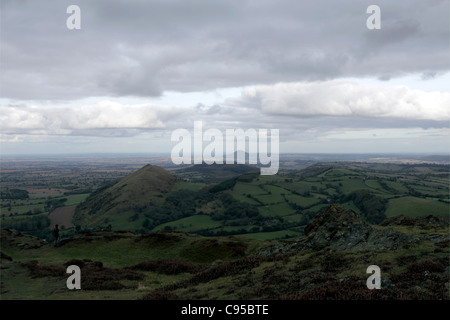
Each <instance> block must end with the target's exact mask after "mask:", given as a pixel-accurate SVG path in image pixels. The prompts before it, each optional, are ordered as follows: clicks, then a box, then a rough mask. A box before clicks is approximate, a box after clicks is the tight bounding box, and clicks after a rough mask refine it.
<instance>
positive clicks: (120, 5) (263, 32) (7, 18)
mask: <svg viewBox="0 0 450 320" xmlns="http://www.w3.org/2000/svg"><path fill="white" fill-rule="evenodd" d="M73 2H74V1H54V0H53V1H48V0H47V1H46V0H44V1H24V0H18V1H8V0H7V1H2V17H1V18H2V37H1V44H2V74H3V76H2V79H1V85H2V89H3V90H2V95H3V96H5V97H8V98H15V99H75V98H83V97H87V96H105V95H108V96H122V95H138V96H155V95H159V94H161V93H162V92H163V91H165V90H177V91H179V90H181V91H202V90H210V89H215V88H217V87H227V86H233V87H236V86H246V85H256V84H268V83H273V82H280V81H301V80H325V79H333V78H338V77H350V76H351V77H354V76H364V77H365V76H371V77H384V78H386V77H395V76H399V75H403V74H406V73H412V72H419V73H428V74H429V73H430V72H436V73H438V72H443V71H448V68H449V66H448V64H449V59H448V45H449V44H448V42H449V36H448V1H445V0H441V1H440V0H431V1H426V2H424V1H378V2H377V4H378V5H379V6H380V7H381V8H382V23H383V24H382V29H381V30H378V31H376V32H374V31H373V30H368V29H367V28H365V21H366V19H367V17H368V15H367V14H366V12H365V10H366V8H367V6H368V5H369V4H371V2H369V1H350V0H344V1H324V0H319V1H307V2H306V1H296V0H295V1H294V0H283V1H269V0H262V1H261V0H253V1H250V0H244V1H233V0H232V1H209V0H194V1H192V0H191V1H185V0H178V1H173V0H168V1H167V0H165V1H162V0H160V1H106V0H96V1H83V0H80V1H76V2H77V4H78V5H79V6H80V8H81V10H82V12H81V13H82V28H81V30H79V31H70V30H67V28H66V26H65V20H66V19H67V17H68V16H69V15H68V14H66V8H67V6H68V5H70V4H72V3H73Z"/></svg>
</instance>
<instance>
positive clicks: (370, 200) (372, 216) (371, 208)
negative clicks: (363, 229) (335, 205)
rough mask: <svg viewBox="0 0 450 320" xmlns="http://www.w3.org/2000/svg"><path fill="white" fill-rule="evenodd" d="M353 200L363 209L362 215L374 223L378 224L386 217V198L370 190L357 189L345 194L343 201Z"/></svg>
mask: <svg viewBox="0 0 450 320" xmlns="http://www.w3.org/2000/svg"><path fill="white" fill-rule="evenodd" d="M347 201H353V203H354V204H355V206H356V207H357V208H358V209H359V210H360V211H361V214H362V216H363V217H364V218H365V219H366V220H367V221H368V222H370V223H372V224H378V223H381V222H382V221H384V219H386V215H385V212H386V205H387V201H386V199H383V198H380V197H378V196H376V195H375V194H373V193H371V192H370V191H368V190H365V189H361V190H356V191H354V192H352V193H350V194H349V195H347V196H345V197H344V199H343V201H342V202H347Z"/></svg>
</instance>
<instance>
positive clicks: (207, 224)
mask: <svg viewBox="0 0 450 320" xmlns="http://www.w3.org/2000/svg"><path fill="white" fill-rule="evenodd" d="M219 226H221V222H220V221H214V220H213V219H211V217H210V216H207V215H195V216H191V217H187V218H182V219H178V220H175V221H171V222H167V223H164V224H160V225H159V226H157V227H156V228H154V229H153V230H152V232H158V231H162V230H165V229H167V228H170V229H172V230H180V231H185V232H195V231H199V230H203V229H214V228H217V227H219Z"/></svg>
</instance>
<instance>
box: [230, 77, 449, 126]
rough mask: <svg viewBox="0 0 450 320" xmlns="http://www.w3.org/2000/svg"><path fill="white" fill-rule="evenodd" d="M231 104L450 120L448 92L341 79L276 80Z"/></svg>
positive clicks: (299, 112)
mask: <svg viewBox="0 0 450 320" xmlns="http://www.w3.org/2000/svg"><path fill="white" fill-rule="evenodd" d="M228 103H230V104H232V105H241V106H247V107H253V108H257V109H260V110H261V111H262V112H263V113H265V114H273V115H294V116H357V117H375V118H393V119H406V120H432V121H449V120H450V107H449V106H450V93H448V92H438V91H435V92H426V91H422V90H413V89H410V88H408V87H406V86H382V85H366V84H358V83H352V82H344V81H338V80H336V81H324V82H309V83H305V82H297V83H278V84H275V85H263V86H255V87H249V88H245V89H244V90H243V91H242V93H241V96H240V97H238V98H234V99H229V100H228Z"/></svg>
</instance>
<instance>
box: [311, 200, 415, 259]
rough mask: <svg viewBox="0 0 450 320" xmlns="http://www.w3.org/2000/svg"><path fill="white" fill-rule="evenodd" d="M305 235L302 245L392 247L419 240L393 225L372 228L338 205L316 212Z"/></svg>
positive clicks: (346, 247)
mask: <svg viewBox="0 0 450 320" xmlns="http://www.w3.org/2000/svg"><path fill="white" fill-rule="evenodd" d="M305 235H306V239H305V240H304V243H303V246H304V247H305V248H313V247H330V248H331V249H333V250H349V251H363V250H393V249H397V248H399V247H401V246H403V245H406V244H413V243H418V242H419V239H418V238H417V237H415V236H411V235H406V234H403V233H399V232H396V231H394V230H392V229H383V230H378V229H375V228H373V227H372V226H371V225H369V224H367V223H365V222H364V221H363V220H362V219H361V217H360V215H359V214H358V213H356V212H354V211H352V210H346V209H345V208H343V207H342V206H339V205H332V206H330V207H328V208H327V209H326V210H324V211H322V212H320V213H318V214H317V215H316V217H314V219H313V220H312V221H311V223H310V224H309V225H308V226H306V228H305Z"/></svg>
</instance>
